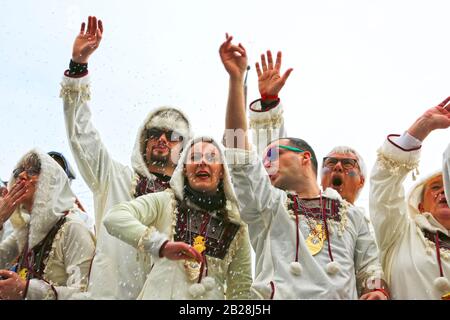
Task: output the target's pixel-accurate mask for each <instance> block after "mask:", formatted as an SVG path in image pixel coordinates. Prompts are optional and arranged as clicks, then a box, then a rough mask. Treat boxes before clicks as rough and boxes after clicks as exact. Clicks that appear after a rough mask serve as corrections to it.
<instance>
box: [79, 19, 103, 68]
mask: <svg viewBox="0 0 450 320" xmlns="http://www.w3.org/2000/svg"><path fill="white" fill-rule="evenodd" d="M85 27H86V23H84V22H83V23H82V24H81V30H80V33H79V34H78V36H77V37H76V38H75V42H74V44H73V51H72V60H73V61H74V62H76V63H87V62H88V59H89V56H90V55H91V54H92V53H93V52H94V51H95V50H96V49H97V48H98V46H99V45H100V41H101V40H102V35H103V23H102V21H101V20H97V18H96V17H91V16H89V18H88V25H87V30H86V31H85Z"/></svg>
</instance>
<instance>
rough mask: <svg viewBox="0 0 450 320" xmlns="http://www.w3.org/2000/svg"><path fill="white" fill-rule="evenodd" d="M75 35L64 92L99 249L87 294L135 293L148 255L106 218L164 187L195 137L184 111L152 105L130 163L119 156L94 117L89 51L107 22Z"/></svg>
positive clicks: (71, 139) (114, 296)
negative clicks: (114, 232) (110, 229)
mask: <svg viewBox="0 0 450 320" xmlns="http://www.w3.org/2000/svg"><path fill="white" fill-rule="evenodd" d="M85 27H86V24H85V23H83V24H82V25H81V30H80V33H79V35H78V36H77V37H76V39H75V43H74V46H73V52H72V60H71V61H70V65H69V70H67V71H66V72H65V76H64V79H63V82H62V89H61V97H62V98H63V101H64V115H65V120H66V128H67V134H68V139H69V142H70V147H71V149H72V153H73V156H74V158H75V161H76V163H77V166H78V169H79V171H80V173H81V175H82V177H83V179H84V180H85V181H86V183H87V185H88V187H89V188H90V189H91V190H92V192H93V194H94V207H95V226H96V232H97V239H98V242H97V249H96V255H95V257H94V262H93V265H92V269H91V274H90V281H89V287H88V291H89V295H90V298H94V299H102V298H103V299H107V298H109V299H135V298H136V297H137V296H138V294H139V292H140V291H141V289H142V285H143V283H144V282H145V275H146V274H147V273H148V272H149V271H150V267H151V260H149V259H150V257H146V256H142V255H139V254H138V251H137V250H136V249H135V248H133V247H132V246H130V245H128V244H126V243H124V242H122V241H120V240H119V239H117V238H114V237H112V236H110V235H109V234H108V233H107V232H106V230H105V229H104V226H103V224H102V219H103V217H104V215H105V213H106V212H107V210H108V209H109V208H110V207H112V206H113V205H116V204H118V203H121V202H123V201H129V200H132V199H134V198H136V197H138V196H140V195H143V194H147V193H152V192H158V191H163V190H165V189H166V188H167V187H168V186H169V180H170V177H171V175H172V174H173V171H174V169H175V167H176V164H177V161H178V157H179V154H180V151H181V149H182V147H183V143H184V142H186V141H188V140H189V139H190V137H191V129H190V124H189V121H188V119H187V117H186V115H185V114H184V113H183V112H181V111H180V110H178V109H176V108H173V107H161V108H159V109H156V110H153V111H152V112H150V113H149V114H148V116H147V117H146V118H145V119H144V121H143V124H142V126H141V127H140V128H139V130H138V134H137V137H136V142H135V146H134V149H133V154H132V156H131V163H132V168H130V167H128V166H125V165H123V164H121V163H119V162H117V161H115V160H114V159H113V158H112V157H111V155H110V154H109V152H108V150H107V149H106V147H105V145H104V144H103V143H102V141H101V139H100V135H99V133H98V131H97V130H96V129H95V128H94V126H93V124H92V122H91V112H90V107H89V105H88V101H89V100H90V84H89V76H88V70H87V62H88V58H89V56H90V55H91V54H92V53H93V52H94V51H95V50H96V49H97V48H98V46H99V44H100V41H101V39H102V34H103V24H102V22H101V21H100V20H98V21H97V18H96V17H89V21H88V24H87V29H86V30H85Z"/></svg>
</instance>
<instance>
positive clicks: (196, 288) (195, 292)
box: [189, 283, 206, 298]
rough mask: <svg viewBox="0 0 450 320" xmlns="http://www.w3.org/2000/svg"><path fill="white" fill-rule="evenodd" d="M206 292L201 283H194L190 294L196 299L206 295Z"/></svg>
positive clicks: (190, 288)
mask: <svg viewBox="0 0 450 320" xmlns="http://www.w3.org/2000/svg"><path fill="white" fill-rule="evenodd" d="M205 292H206V290H205V286H204V285H203V284H201V283H194V284H193V285H191V286H190V287H189V293H190V294H191V296H192V297H194V298H197V297H199V296H202V295H204V294H205Z"/></svg>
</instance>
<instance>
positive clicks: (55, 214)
mask: <svg viewBox="0 0 450 320" xmlns="http://www.w3.org/2000/svg"><path fill="white" fill-rule="evenodd" d="M8 185H9V186H10V190H9V193H8V194H10V195H11V196H12V197H11V198H10V199H9V200H11V201H10V202H8V203H9V204H8V206H6V207H3V208H2V210H1V211H2V212H0V215H1V216H8V217H10V221H11V223H12V225H13V227H14V232H13V233H12V234H11V235H10V236H9V237H8V238H7V239H5V240H4V241H2V242H1V243H0V268H1V269H3V270H0V277H2V278H3V280H0V299H71V298H74V296H75V295H76V294H78V293H80V292H82V291H84V290H86V287H87V283H88V274H89V267H90V265H91V262H92V258H93V255H94V250H95V240H94V236H93V234H92V233H91V232H89V230H88V229H87V226H86V225H85V223H84V222H83V221H82V220H81V219H80V218H79V216H80V215H82V214H84V213H81V212H80V209H79V208H78V206H77V205H76V202H75V199H76V197H75V195H74V193H73V192H72V190H71V189H70V186H69V181H68V178H67V176H66V174H65V173H64V171H63V170H62V168H61V167H60V166H59V165H58V164H57V163H56V162H55V161H54V160H53V159H52V158H50V156H49V155H47V154H45V153H43V152H41V151H39V150H36V149H34V150H31V151H30V152H28V153H27V154H25V155H24V156H23V157H22V159H21V160H20V161H19V163H18V165H17V167H16V169H15V170H14V174H13V176H12V177H11V179H10V180H9V184H8ZM5 268H11V269H12V270H5Z"/></svg>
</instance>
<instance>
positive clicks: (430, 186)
mask: <svg viewBox="0 0 450 320" xmlns="http://www.w3.org/2000/svg"><path fill="white" fill-rule="evenodd" d="M419 210H420V212H429V213H431V214H432V215H433V217H434V218H435V219H436V220H437V221H438V222H439V223H440V224H442V225H443V226H444V227H445V228H446V229H447V230H450V208H449V206H448V203H447V199H446V198H445V194H444V181H443V178H442V174H441V175H438V176H436V177H434V178H432V179H430V180H428V181H427V182H426V183H425V186H424V191H423V198H422V202H421V203H420V204H419Z"/></svg>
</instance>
